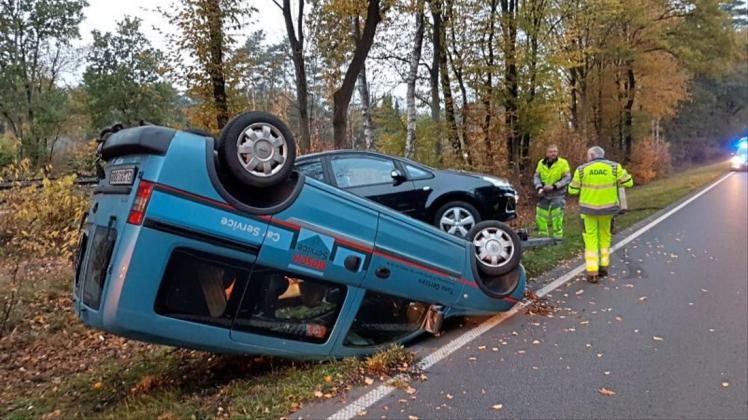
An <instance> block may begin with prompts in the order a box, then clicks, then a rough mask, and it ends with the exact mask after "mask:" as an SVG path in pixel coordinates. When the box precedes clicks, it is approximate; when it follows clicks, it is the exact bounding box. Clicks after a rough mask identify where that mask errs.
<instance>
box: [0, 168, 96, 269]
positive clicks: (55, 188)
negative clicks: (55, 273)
mask: <svg viewBox="0 0 748 420" xmlns="http://www.w3.org/2000/svg"><path fill="white" fill-rule="evenodd" d="M30 168H31V163H30V162H29V161H28V160H24V161H22V162H21V163H19V164H16V165H11V166H10V167H9V168H7V169H6V170H5V171H4V172H5V179H20V178H22V176H23V175H24V174H29V173H32V172H31V169H30ZM0 179H2V178H0ZM75 179H76V176H75V175H68V176H63V177H61V178H58V179H54V180H52V179H49V178H46V177H44V178H43V179H42V182H41V186H40V187H36V186H32V187H24V186H21V185H20V184H18V185H17V186H15V187H13V188H11V189H9V190H5V191H2V192H0V201H2V202H4V205H3V211H2V212H1V213H0V246H2V247H3V252H4V253H5V254H10V255H14V256H18V257H25V258H44V257H63V258H70V257H71V256H72V255H73V252H74V250H75V246H76V243H77V241H78V223H79V222H80V219H81V217H82V215H83V212H84V211H85V209H86V208H87V206H88V204H89V200H88V197H87V196H86V194H85V193H84V192H82V191H80V190H79V189H78V188H76V186H75Z"/></svg>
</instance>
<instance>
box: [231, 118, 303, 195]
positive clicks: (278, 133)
mask: <svg viewBox="0 0 748 420" xmlns="http://www.w3.org/2000/svg"><path fill="white" fill-rule="evenodd" d="M218 146H219V147H218V153H219V155H220V158H221V161H222V162H223V163H224V164H225V165H226V166H227V168H228V170H229V172H230V173H231V175H232V176H233V177H234V178H236V179H237V180H238V181H240V182H241V183H242V184H244V185H246V186H248V187H252V188H267V187H273V186H276V185H279V184H281V183H283V182H284V181H285V180H286V179H287V178H288V176H289V175H290V174H291V171H292V170H293V166H294V162H295V161H296V141H295V140H294V138H293V134H292V133H291V130H289V129H288V127H287V126H286V124H284V123H283V122H282V121H281V120H280V119H278V118H277V117H275V116H274V115H271V114H268V113H265V112H246V113H244V114H240V115H237V116H236V117H234V118H232V119H231V121H229V122H228V124H226V126H225V127H223V129H222V130H221V134H220V135H219V136H218Z"/></svg>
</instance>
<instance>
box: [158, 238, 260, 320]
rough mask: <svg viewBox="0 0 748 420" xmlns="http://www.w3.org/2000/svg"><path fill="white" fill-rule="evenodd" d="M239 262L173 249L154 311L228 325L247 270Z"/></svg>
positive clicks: (170, 315) (234, 310)
mask: <svg viewBox="0 0 748 420" xmlns="http://www.w3.org/2000/svg"><path fill="white" fill-rule="evenodd" d="M241 265H242V263H237V262H233V261H229V260H225V259H223V258H221V257H218V256H214V255H210V254H206V253H202V252H199V251H192V250H187V249H177V250H175V251H174V252H173V253H172V255H171V258H170V259H169V263H168V265H167V266H166V271H165V273H164V278H163V280H162V281H161V287H160V288H159V291H158V295H157V297H156V305H155V310H156V313H158V314H160V315H164V316H169V317H172V318H179V319H183V320H187V321H192V322H198V323H202V324H211V325H217V326H222V327H225V328H229V327H230V326H231V320H232V318H233V315H234V313H236V308H237V306H238V304H239V301H240V300H241V294H242V292H243V290H244V285H245V284H246V280H247V277H248V275H249V271H248V270H247V269H246V268H244V267H241Z"/></svg>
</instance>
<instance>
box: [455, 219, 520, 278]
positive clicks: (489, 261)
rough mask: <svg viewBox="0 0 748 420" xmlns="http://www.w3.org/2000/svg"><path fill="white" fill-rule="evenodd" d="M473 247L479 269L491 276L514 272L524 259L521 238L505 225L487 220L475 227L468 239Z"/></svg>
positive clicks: (469, 233)
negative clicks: (522, 258)
mask: <svg viewBox="0 0 748 420" xmlns="http://www.w3.org/2000/svg"><path fill="white" fill-rule="evenodd" d="M466 239H467V240H468V241H469V242H470V243H471V244H472V246H473V255H475V259H476V261H477V262H478V269H479V270H480V271H481V272H482V273H484V274H487V275H489V276H500V275H502V274H506V273H508V272H510V271H512V270H514V269H515V268H516V267H517V266H518V265H519V261H520V258H521V257H522V245H521V242H520V239H519V236H517V234H516V233H515V232H514V230H512V228H510V227H509V226H507V225H506V224H504V223H501V222H497V221H495V220H487V221H485V222H481V223H478V224H477V225H475V226H473V228H472V229H470V232H468V235H467V238H466Z"/></svg>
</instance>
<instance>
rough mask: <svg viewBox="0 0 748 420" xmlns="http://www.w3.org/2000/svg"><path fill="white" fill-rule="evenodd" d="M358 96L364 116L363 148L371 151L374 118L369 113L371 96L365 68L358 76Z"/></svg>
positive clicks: (364, 67)
mask: <svg viewBox="0 0 748 420" xmlns="http://www.w3.org/2000/svg"><path fill="white" fill-rule="evenodd" d="M358 95H359V96H360V97H361V109H362V111H363V114H364V147H365V148H366V150H371V149H372V148H373V147H374V118H373V116H372V112H371V96H370V94H369V83H368V82H367V81H366V66H365V65H364V66H363V67H362V68H361V73H359V74H358Z"/></svg>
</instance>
